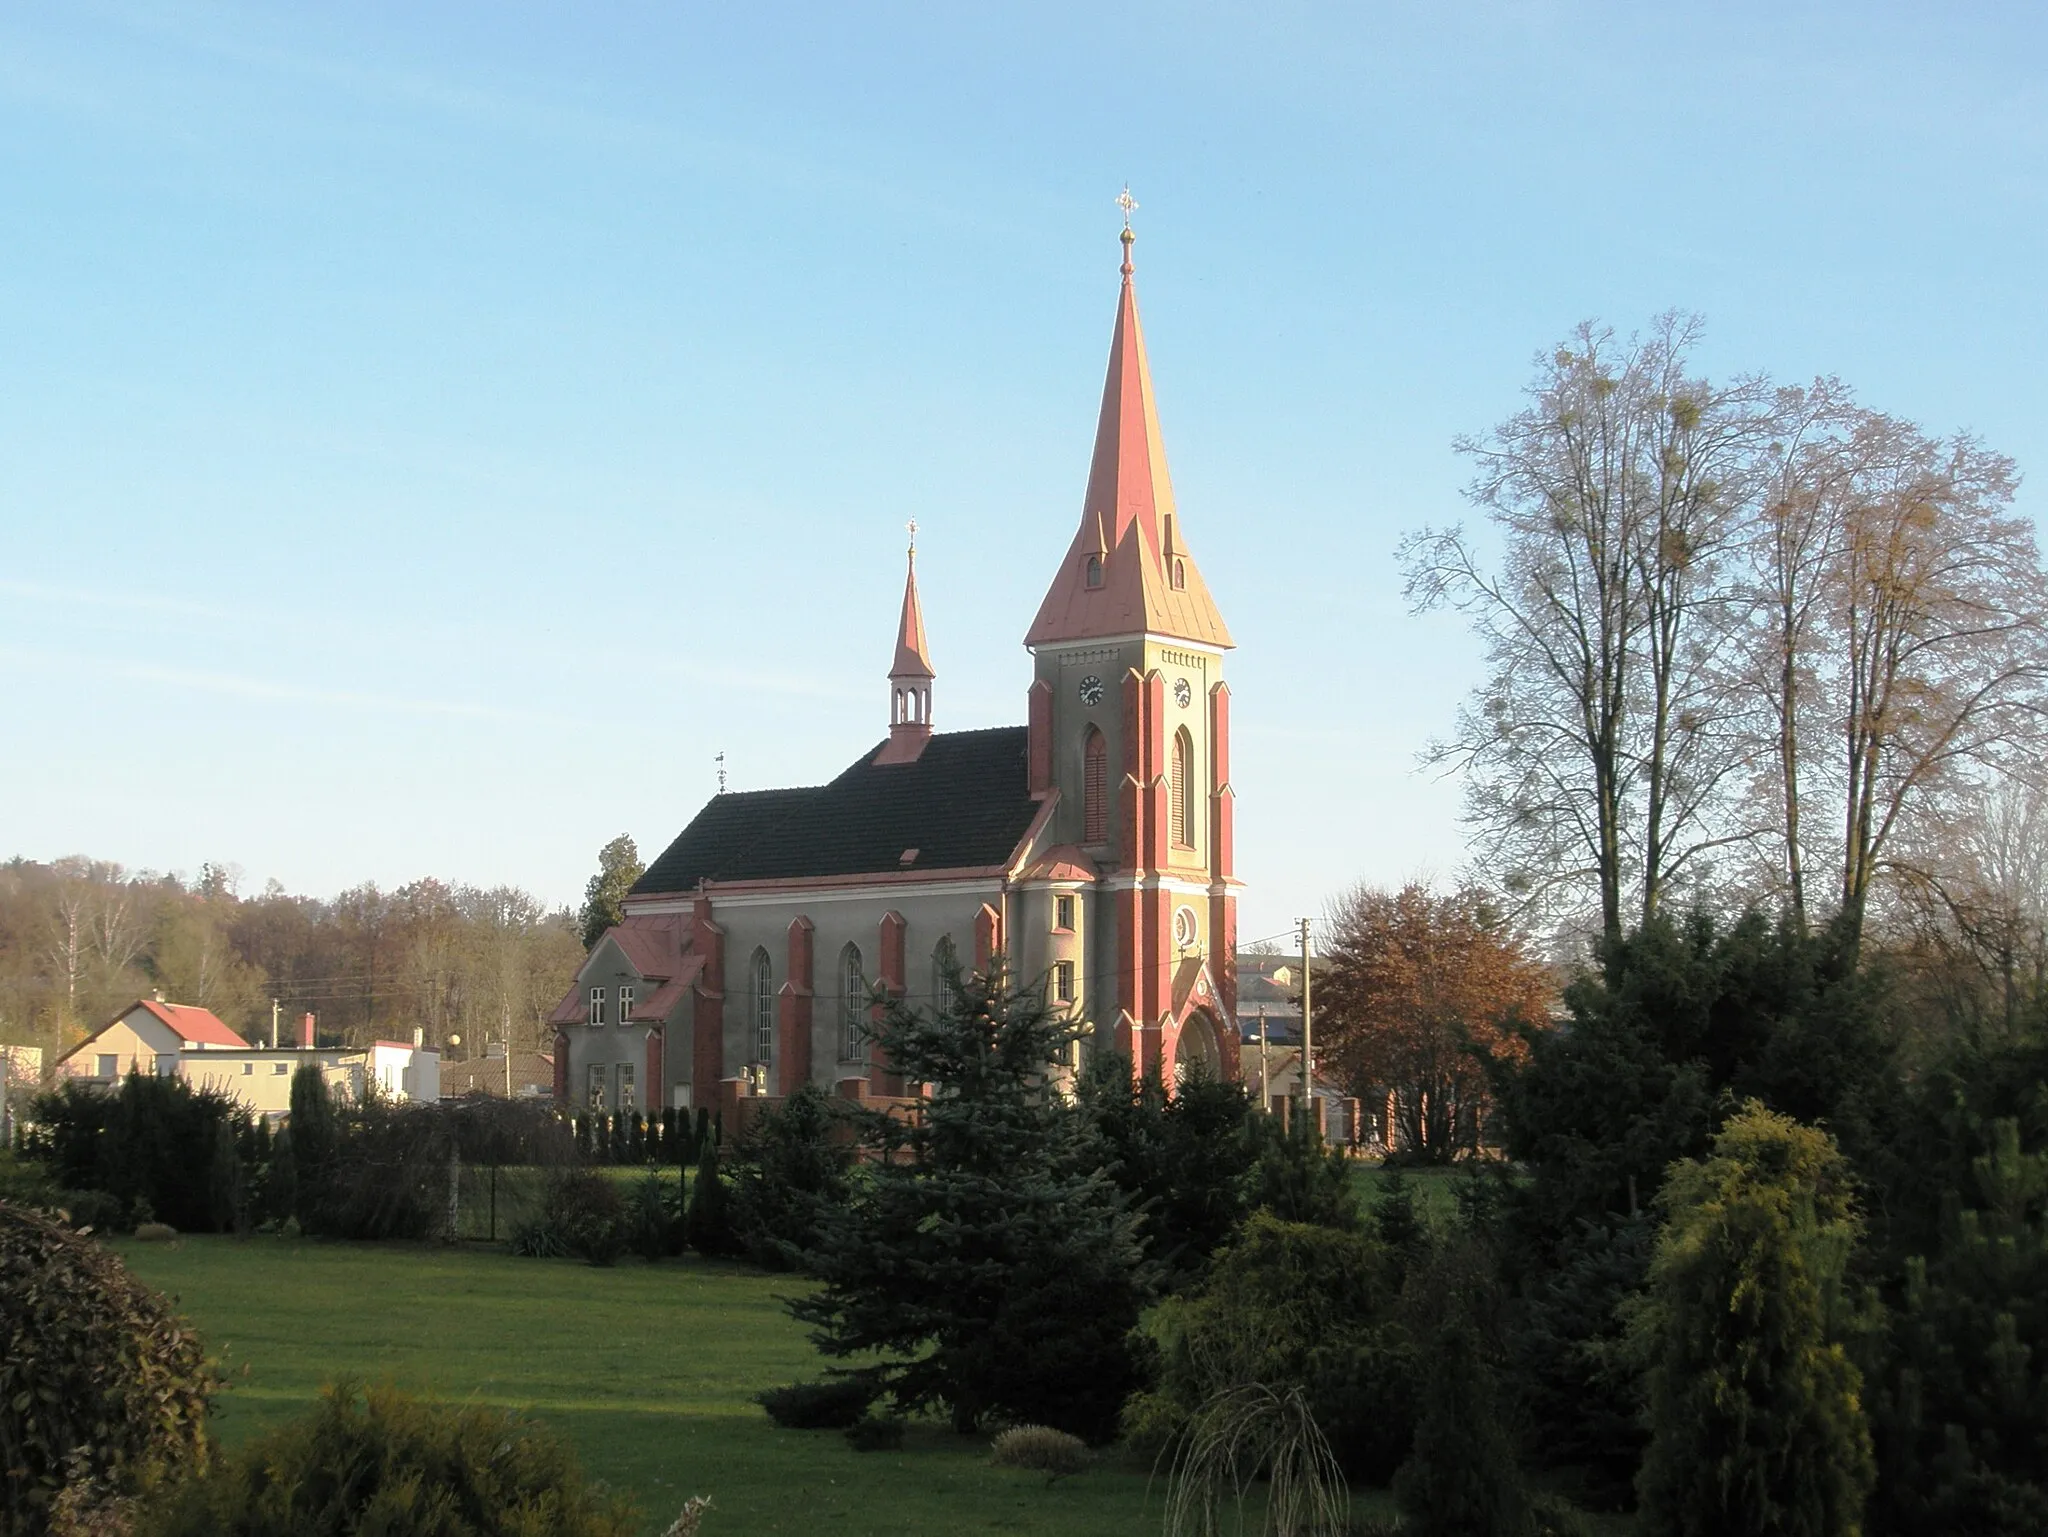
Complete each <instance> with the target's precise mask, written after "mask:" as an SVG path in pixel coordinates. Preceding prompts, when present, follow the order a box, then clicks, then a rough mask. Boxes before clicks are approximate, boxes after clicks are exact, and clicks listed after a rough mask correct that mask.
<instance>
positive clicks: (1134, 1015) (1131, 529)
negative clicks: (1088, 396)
mask: <svg viewBox="0 0 2048 1537" xmlns="http://www.w3.org/2000/svg"><path fill="white" fill-rule="evenodd" d="M1129 206H1130V205H1129V204H1128V203H1127V204H1126V219H1125V226H1124V230H1123V233H1122V236H1121V238H1122V241H1123V252H1124V259H1123V268H1122V272H1123V285H1122V289H1121V291H1120V293H1119V295H1118V298H1117V311H1116V325H1115V330H1114V331H1113V333H1112V335H1111V338H1110V347H1109V373H1108V378H1107V380H1106V381H1105V383H1104V385H1103V392H1102V412H1101V416H1100V418H1099V419H1098V421H1097V424H1096V429H1095V455H1094V459H1093V462H1092V463H1091V464H1090V466H1089V471H1088V490H1087V495H1086V497H1085V498H1084V500H1083V502H1082V505H1081V519H1080V526H1079V528H1077V529H1076V530H1075V533H1074V539H1073V543H1072V544H1071V545H1070V546H1069V548H1068V550H1067V554H1066V558H1065V559H1064V560H1062V561H1061V562H1060V566H1059V569H1058V571H1057V572H1055V573H1054V575H1053V579H1052V584H1051V586H1050V587H1049V588H1048V589H1047V591H1046V594H1045V598H1044V601H1043V602H1042V603H1041V604H1040V605H1039V609H1038V616H1037V618H1035V619H1034V620H1033V621H1032V623H1031V628H1030V630H1029V632H1028V633H1027V634H1026V635H1025V637H1024V644H1025V645H1026V646H1027V647H1028V648H1029V649H1030V651H1031V653H1032V656H1033V660H1034V671H1035V675H1036V676H1035V681H1034V682H1033V683H1032V686H1031V700H1030V737H1029V741H1030V746H1029V757H1030V781H1031V789H1032V793H1033V794H1034V795H1037V796H1039V797H1040V798H1041V799H1054V801H1055V804H1054V806H1053V808H1052V811H1051V817H1052V839H1051V841H1053V842H1055V843H1057V844H1060V845H1063V846H1068V847H1073V848H1076V849H1077V850H1078V851H1079V852H1081V853H1082V854H1084V855H1085V856H1086V858H1087V860H1088V862H1089V863H1090V864H1091V865H1092V866H1093V867H1094V870H1095V871H1096V881H1095V883H1094V891H1093V893H1092V894H1091V901H1090V903H1089V906H1090V908H1091V909H1093V912H1092V914H1091V923H1090V934H1089V936H1088V943H1087V946H1086V953H1087V959H1088V964H1087V975H1088V982H1087V987H1086V1003H1087V1009H1088V1013H1089V1015H1090V1017H1091V1018H1093V1019H1094V1020H1095V1021H1096V1023H1097V1028H1098V1029H1105V1028H1110V1027H1112V1026H1113V1031H1114V1039H1115V1043H1116V1047H1117V1049H1118V1050H1122V1051H1127V1052H1129V1053H1130V1055H1131V1058H1132V1061H1133V1063H1134V1065H1135V1067H1136V1069H1137V1070H1138V1071H1139V1072H1140V1073H1146V1074H1157V1075H1159V1076H1160V1077H1162V1078H1163V1080H1164V1081H1165V1082H1166V1083H1168V1084H1171V1083H1172V1082H1173V1081H1174V1076H1175V1074H1176V1072H1177V1071H1178V1070H1179V1069H1180V1068H1181V1067H1183V1066H1186V1065H1190V1064H1193V1063H1196V1062H1200V1063H1201V1064H1202V1065H1204V1066H1205V1067H1206V1068H1207V1069H1208V1070H1209V1071H1211V1072H1212V1073H1216V1074H1219V1075H1221V1076H1226V1077H1235V1076H1236V1075H1237V1033H1236V1028H1235V1019H1236V1007H1237V998H1236V992H1237V985H1236V966H1235V953H1234V952H1235V948H1236V943H1237V896H1236V886H1237V882H1236V880H1235V879H1234V875H1233V869H1232V849H1231V839H1232V793H1231V788H1230V691H1229V688H1228V686H1227V685H1226V684H1225V683H1224V681H1223V659H1224V653H1225V652H1227V651H1228V650H1230V648H1231V645H1232V642H1231V639H1230V631H1229V630H1228V629H1227V628H1226V627H1225V625H1224V623H1223V616H1222V615H1221V614H1220V613H1218V612H1217V609H1216V605H1215V602H1214V601H1213V600H1212V599H1211V598H1210V596H1209V589H1208V586H1207V584H1206V583H1204V582H1203V580H1202V574H1201V572H1200V571H1199V570H1198V569H1196V566H1195V560H1194V556H1193V554H1192V553H1191V552H1190V550H1189V548H1188V545H1187V541H1186V538H1185V536H1184V535H1183V533H1182V531H1181V527H1180V518H1179V514H1178V512H1177V511H1176V509H1175V506H1174V500H1173V483H1172V480H1171V478H1170V477H1169V475H1168V473H1167V468H1166V450H1165V445H1164V442H1163V440H1162V438H1161V436H1160V430H1159V416H1158V411H1157V408H1156V406H1155V403H1154V401H1153V395H1152V376H1151V370H1150V367H1149V366H1148V364H1147V362H1146V358H1145V339H1144V333H1143V331H1142V330H1141V329H1140V327H1139V324H1138V297H1137V290H1136V288H1135V286H1134V285H1133V283H1132V272H1133V268H1132V263H1131V246H1132V242H1133V239H1134V236H1133V235H1132V232H1131V229H1130V224H1129V218H1128V214H1129Z"/></svg>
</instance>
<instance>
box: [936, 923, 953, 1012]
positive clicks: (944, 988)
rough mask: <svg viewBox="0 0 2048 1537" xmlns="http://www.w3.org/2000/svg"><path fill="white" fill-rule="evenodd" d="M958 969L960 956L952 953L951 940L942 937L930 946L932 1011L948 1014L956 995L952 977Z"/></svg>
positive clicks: (951, 1009)
mask: <svg viewBox="0 0 2048 1537" xmlns="http://www.w3.org/2000/svg"><path fill="white" fill-rule="evenodd" d="M959 969H960V957H959V956H958V955H957V954H955V953H954V950H953V941H952V940H950V939H942V940H940V941H939V942H938V943H937V944H936V945H934V946H933V947H932V1012H933V1013H935V1014H950V1013H952V1011H953V1005H954V1004H955V1003H956V1002H957V1001H958V995H957V993H956V992H955V991H954V988H953V977H954V974H955V973H956V972H958V971H959Z"/></svg>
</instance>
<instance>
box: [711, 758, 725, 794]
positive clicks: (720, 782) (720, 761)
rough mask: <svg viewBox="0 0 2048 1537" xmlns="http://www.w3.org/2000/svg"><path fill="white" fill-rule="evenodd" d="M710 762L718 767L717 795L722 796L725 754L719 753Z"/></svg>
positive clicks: (723, 792) (723, 790) (723, 791)
mask: <svg viewBox="0 0 2048 1537" xmlns="http://www.w3.org/2000/svg"><path fill="white" fill-rule="evenodd" d="M711 761H712V762H713V763H716V764H717V765H718V793H719V794H720V795H723V794H725V754H724V753H720V754H719V755H718V756H717V757H716V758H713V759H712V760H711Z"/></svg>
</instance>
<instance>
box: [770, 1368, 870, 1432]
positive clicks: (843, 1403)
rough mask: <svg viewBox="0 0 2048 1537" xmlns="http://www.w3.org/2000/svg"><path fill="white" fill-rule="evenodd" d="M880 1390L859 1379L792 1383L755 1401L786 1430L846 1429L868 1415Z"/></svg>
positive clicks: (855, 1377)
mask: <svg viewBox="0 0 2048 1537" xmlns="http://www.w3.org/2000/svg"><path fill="white" fill-rule="evenodd" d="M880 1396H881V1393H880V1390H879V1389H878V1388H877V1387H876V1386H875V1385H874V1384H873V1383H872V1382H870V1381H869V1380H868V1379H867V1378H865V1377H859V1376H848V1377H828V1378H826V1379H825V1381H823V1382H792V1383H791V1384H789V1386H787V1387H781V1388H769V1389H768V1390H767V1391H766V1392H764V1393H756V1394H755V1395H754V1402H755V1403H757V1404H759V1405H760V1406H761V1407H762V1408H763V1409H765V1410H767V1411H768V1418H769V1419H771V1420H773V1421H775V1423H776V1424H778V1425H780V1426H781V1427H782V1428H783V1429H784V1430H845V1429H846V1428H847V1427H849V1426H851V1425H853V1424H854V1423H855V1422H856V1421H858V1420H860V1419H861V1418H862V1417H863V1416H864V1415H866V1414H867V1412H868V1409H869V1407H870V1406H871V1405H873V1403H874V1402H875V1400H876V1399H877V1398H878V1397H880Z"/></svg>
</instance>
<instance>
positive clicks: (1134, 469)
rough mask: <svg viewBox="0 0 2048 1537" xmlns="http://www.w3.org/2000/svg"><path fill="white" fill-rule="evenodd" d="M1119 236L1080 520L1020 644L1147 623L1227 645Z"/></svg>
mask: <svg viewBox="0 0 2048 1537" xmlns="http://www.w3.org/2000/svg"><path fill="white" fill-rule="evenodd" d="M1123 239H1124V242H1125V251H1124V267H1123V273H1124V283H1123V291H1122V292H1121V293H1120V294H1119V295H1118V297H1117V309H1116V330H1115V332H1114V334H1113V335H1112V336H1111V338H1110V344H1109V376H1108V378H1107V379H1105V380H1104V381H1103V386H1102V415H1101V417H1100V418H1099V420H1098V421H1097V423H1096V427H1095V458H1094V461H1093V462H1092V463H1091V464H1090V465H1089V468H1088V496H1087V500H1086V501H1084V502H1083V503H1082V506H1081V526H1080V528H1079V529H1078V530H1077V531H1076V532H1075V534H1074V542H1073V544H1072V545H1071V546H1069V547H1068V550H1067V558H1066V560H1065V561H1063V562H1062V563H1061V565H1060V569H1059V573H1058V574H1057V575H1056V576H1054V577H1053V580H1052V586H1051V587H1050V588H1048V589H1047V590H1046V594H1045V601H1044V602H1043V603H1041V604H1040V605H1039V609H1038V617H1037V618H1036V619H1034V620H1032V621H1031V628H1030V630H1029V631H1028V632H1027V633H1026V634H1025V636H1024V644H1025V645H1027V646H1039V645H1045V644H1049V643H1054V642H1058V641H1067V640H1097V639H1105V638H1107V637H1109V636H1112V635H1135V634H1141V633H1142V634H1147V635H1164V636H1172V637H1175V638H1177V639H1180V640H1190V641H1194V642H1196V643H1198V644H1201V645H1207V646H1228V645H1230V644H1231V640H1230V631H1229V630H1228V629H1227V628H1225V626H1224V623H1223V616H1222V615H1221V614H1220V613H1218V612H1217V610H1216V604H1215V603H1214V601H1213V600H1212V599H1211V598H1210V596H1209V589H1208V586H1207V584H1205V583H1204V582H1203V581H1202V574H1201V572H1199V571H1197V570H1196V569H1195V562H1194V557H1193V556H1191V555H1189V554H1188V552H1187V542H1186V540H1184V539H1183V538H1182V537H1181V533H1180V527H1179V519H1178V517H1177V516H1176V515H1175V513H1174V506H1173V481H1172V479H1171V477H1170V476H1169V475H1168V474H1167V470H1166V444H1165V441H1164V439H1163V438H1162V437H1161V435H1160V431H1159V412H1158V409H1157V407H1156V406H1155V405H1154V403H1153V399H1152V370H1151V366H1150V365H1149V364H1148V363H1147V362H1146V361H1145V334H1144V332H1143V331H1142V330H1141V329H1140V328H1139V325H1138V293H1137V289H1136V288H1135V287H1133V286H1132V283H1131V262H1130V246H1129V242H1130V239H1131V232H1130V231H1129V230H1125V231H1124V233H1123ZM1091 568H1093V569H1091ZM1091 574H1092V575H1093V576H1094V578H1095V580H1094V581H1093V582H1092V583H1091V581H1090V580H1089V578H1090V576H1091Z"/></svg>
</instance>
